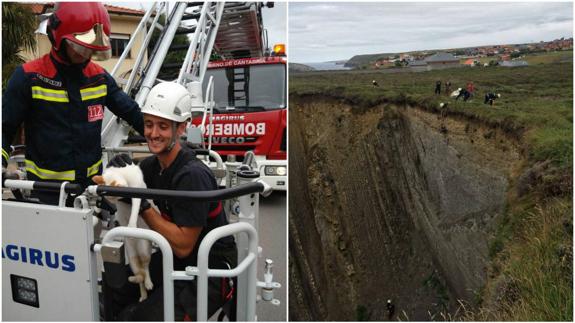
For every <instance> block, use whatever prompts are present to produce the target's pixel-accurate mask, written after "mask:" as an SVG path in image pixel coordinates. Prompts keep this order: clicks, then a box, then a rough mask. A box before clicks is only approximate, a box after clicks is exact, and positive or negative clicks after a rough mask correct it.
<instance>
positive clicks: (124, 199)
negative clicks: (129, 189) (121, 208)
mask: <svg viewBox="0 0 575 323" xmlns="http://www.w3.org/2000/svg"><path fill="white" fill-rule="evenodd" d="M120 201H122V202H124V203H126V204H129V205H132V198H130V197H122V198H121V199H120ZM151 207H152V204H150V202H148V200H146V199H142V201H141V202H140V212H139V213H142V212H144V211H146V210H147V209H149V208H151Z"/></svg>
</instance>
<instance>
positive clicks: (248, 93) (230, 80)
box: [192, 56, 287, 190]
mask: <svg viewBox="0 0 575 323" xmlns="http://www.w3.org/2000/svg"><path fill="white" fill-rule="evenodd" d="M286 63H287V61H286V58H285V57H273V56H272V57H258V58H242V59H230V60H223V61H214V62H210V63H209V65H208V71H207V72H206V76H205V78H204V80H205V82H204V83H206V84H204V89H205V88H206V87H207V82H208V80H209V78H210V76H213V78H214V89H215V90H214V101H215V108H214V114H213V116H212V124H211V125H208V126H206V128H205V129H204V133H203V136H204V141H205V142H206V143H207V142H208V138H209V136H210V135H211V136H212V138H211V142H212V149H213V150H215V151H217V152H218V153H219V154H220V155H221V156H222V157H224V156H234V159H235V160H236V161H241V160H242V158H243V156H244V154H245V153H246V151H249V150H251V151H253V152H254V154H255V155H256V161H257V164H258V170H259V171H260V175H261V177H262V178H263V179H264V180H265V181H266V182H267V183H268V184H270V185H271V186H272V187H273V188H274V189H275V190H285V189H286V184H287V181H286V179H287V159H286V157H287V131H286V126H287V109H286V107H287V104H286V103H287V102H286V97H287V94H286V91H287V87H286V65H287V64H286ZM201 121H202V118H201V117H198V118H194V119H193V120H192V124H194V125H196V126H198V125H199V124H201ZM208 124H209V123H208ZM228 160H230V158H229V157H228Z"/></svg>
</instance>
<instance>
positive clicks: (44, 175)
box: [26, 159, 76, 181]
mask: <svg viewBox="0 0 575 323" xmlns="http://www.w3.org/2000/svg"><path fill="white" fill-rule="evenodd" d="M26 171H27V172H30V173H32V174H34V175H36V176H38V177H40V178H41V179H52V180H59V181H73V180H75V179H76V172H75V171H73V170H66V171H62V172H55V171H53V170H49V169H43V168H40V167H38V166H37V165H36V164H35V163H34V162H33V161H31V160H28V159H26Z"/></svg>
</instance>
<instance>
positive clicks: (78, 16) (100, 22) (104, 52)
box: [49, 2, 112, 60]
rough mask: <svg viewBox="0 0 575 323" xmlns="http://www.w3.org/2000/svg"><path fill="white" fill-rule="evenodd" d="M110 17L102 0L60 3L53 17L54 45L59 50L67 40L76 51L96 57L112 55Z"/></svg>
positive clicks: (105, 57) (102, 58)
mask: <svg viewBox="0 0 575 323" xmlns="http://www.w3.org/2000/svg"><path fill="white" fill-rule="evenodd" d="M110 30H111V27H110V16H109V15H108V11H107V10H106V8H105V7H104V5H103V4H102V3H100V2H59V3H58V2H57V3H56V6H55V11H54V14H53V15H52V16H51V17H50V31H49V36H50V38H51V40H52V46H53V47H54V49H55V50H56V51H58V50H60V48H61V45H62V42H63V41H64V39H66V40H67V44H69V45H70V46H71V47H72V48H73V49H74V50H75V51H76V52H78V53H81V54H84V55H85V56H87V57H90V56H92V57H93V58H94V59H96V60H106V59H108V58H110V56H111V53H112V46H111V45H110Z"/></svg>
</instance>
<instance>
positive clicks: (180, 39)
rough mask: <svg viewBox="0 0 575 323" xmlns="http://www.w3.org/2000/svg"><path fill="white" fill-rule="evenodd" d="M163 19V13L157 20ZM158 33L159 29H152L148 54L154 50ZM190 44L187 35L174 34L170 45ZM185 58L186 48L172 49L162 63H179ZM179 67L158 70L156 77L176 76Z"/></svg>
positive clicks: (168, 77) (161, 21) (167, 77)
mask: <svg viewBox="0 0 575 323" xmlns="http://www.w3.org/2000/svg"><path fill="white" fill-rule="evenodd" d="M164 21H165V15H164V14H162V16H161V17H160V18H159V20H158V22H160V23H163V22H164ZM160 33H161V31H160V30H158V29H155V30H154V33H153V34H152V39H151V40H150V43H149V44H148V55H151V54H152V51H153V50H154V47H155V46H156V43H157V42H158V40H159V38H160ZM189 44H190V40H189V39H188V36H187V35H176V36H174V39H173V40H172V46H174V45H189ZM185 58H186V50H183V49H182V50H174V51H171V52H168V54H167V55H166V58H165V59H164V64H174V63H179V64H181V63H182V62H183V61H184V59H185ZM179 72H180V71H179V69H162V70H160V73H159V74H158V77H159V78H161V79H170V78H176V77H178V73H179Z"/></svg>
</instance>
